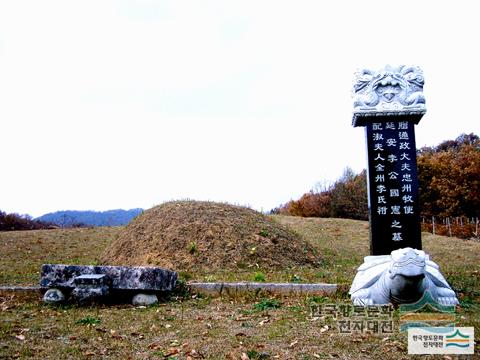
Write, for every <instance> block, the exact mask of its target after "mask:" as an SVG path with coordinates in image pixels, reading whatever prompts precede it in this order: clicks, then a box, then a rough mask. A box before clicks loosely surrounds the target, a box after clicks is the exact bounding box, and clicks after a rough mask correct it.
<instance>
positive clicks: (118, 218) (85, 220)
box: [35, 209, 143, 227]
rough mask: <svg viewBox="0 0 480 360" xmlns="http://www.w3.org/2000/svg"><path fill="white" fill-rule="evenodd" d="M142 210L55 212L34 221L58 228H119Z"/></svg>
mask: <svg viewBox="0 0 480 360" xmlns="http://www.w3.org/2000/svg"><path fill="white" fill-rule="evenodd" d="M142 211H143V210H142V209H131V210H108V211H73V210H67V211H57V212H54V213H49V214H45V215H42V216H40V217H38V218H36V219H35V220H39V221H43V222H48V223H53V224H56V225H58V226H60V227H75V226H120V225H126V224H128V223H129V222H130V221H131V220H132V219H133V218H134V217H135V216H137V215H139V214H140V213H141V212H142Z"/></svg>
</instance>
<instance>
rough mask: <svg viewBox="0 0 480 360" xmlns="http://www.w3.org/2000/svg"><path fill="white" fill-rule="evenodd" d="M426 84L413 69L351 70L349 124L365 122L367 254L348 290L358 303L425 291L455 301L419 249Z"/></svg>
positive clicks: (411, 297)
mask: <svg viewBox="0 0 480 360" xmlns="http://www.w3.org/2000/svg"><path fill="white" fill-rule="evenodd" d="M423 85H424V78H423V72H422V70H421V69H420V68H419V67H416V66H399V67H391V66H386V67H385V68H384V69H382V70H380V71H372V70H367V69H364V70H361V71H358V72H357V73H356V74H355V83H354V88H353V91H354V112H353V126H354V127H357V126H363V127H365V135H366V143H367V154H368V209H369V220H370V253H371V255H372V256H367V257H366V258H365V262H364V264H363V265H362V266H360V268H359V269H358V273H357V276H356V277H355V279H354V281H353V284H352V287H351V289H350V294H351V297H352V300H353V302H354V303H355V304H359V305H369V304H385V303H411V302H415V301H417V300H419V299H420V298H421V297H422V296H423V294H424V293H425V292H426V291H429V292H430V294H431V295H432V297H433V298H434V299H435V300H436V301H438V302H441V303H442V304H445V305H451V304H456V303H458V300H457V298H456V297H455V293H454V292H453V290H452V289H451V288H450V286H449V285H448V283H447V282H446V280H445V279H444V277H443V276H442V275H441V273H440V271H439V268H438V265H436V264H435V263H434V262H433V261H431V260H430V258H429V256H428V255H427V254H425V253H424V252H423V251H421V248H422V242H421V232H420V216H419V215H420V214H419V207H418V176H417V162H416V146H415V132H414V126H415V125H416V124H418V123H419V121H420V119H421V118H422V116H423V115H424V114H425V112H426V108H425V97H424V95H423Z"/></svg>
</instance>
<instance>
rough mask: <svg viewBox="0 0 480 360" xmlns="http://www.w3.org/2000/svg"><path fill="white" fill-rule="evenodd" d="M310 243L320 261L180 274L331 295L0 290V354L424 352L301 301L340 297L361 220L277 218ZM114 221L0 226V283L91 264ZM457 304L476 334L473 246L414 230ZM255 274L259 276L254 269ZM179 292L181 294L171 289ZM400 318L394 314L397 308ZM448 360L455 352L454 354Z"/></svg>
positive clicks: (358, 355)
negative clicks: (317, 288) (98, 302)
mask: <svg viewBox="0 0 480 360" xmlns="http://www.w3.org/2000/svg"><path fill="white" fill-rule="evenodd" d="M274 218H275V219H276V220H277V221H279V222H281V223H283V224H285V225H288V226H289V227H291V228H292V229H293V230H295V231H297V232H299V233H300V234H302V235H303V236H304V237H305V238H306V239H307V240H308V241H310V242H311V243H312V244H314V245H315V246H316V247H317V248H318V250H319V254H320V256H321V266H319V267H318V268H315V269H312V268H291V269H284V270H282V271H277V272H272V271H270V270H269V269H258V268H252V269H242V270H241V271H238V272H232V271H216V272H214V273H193V272H190V273H188V274H187V273H183V274H181V277H183V278H188V279H195V280H209V281H212V280H217V281H220V280H227V281H229V280H252V281H253V280H254V278H255V277H257V278H258V277H259V274H261V275H262V276H263V278H264V279H265V280H266V281H299V282H302V281H303V282H326V283H338V284H339V285H340V291H339V292H338V294H336V295H335V296H332V297H314V298H312V297H300V296H299V297H289V298H285V297H278V298H276V299H265V298H256V297H255V296H254V295H251V296H245V297H241V298H215V299H211V298H208V297H198V296H185V297H181V296H174V297H171V298H170V299H166V300H165V301H164V302H163V303H160V304H158V305H155V306H152V307H146V308H143V307H133V306H131V305H115V306H95V307H76V306H72V305H68V306H62V307H51V306H47V305H44V304H43V303H42V302H41V297H40V295H38V294H32V293H28V294H22V293H12V292H6V291H4V292H0V358H36V359H100V358H111V359H128V358H131V359H197V358H205V359H224V358H226V359H240V358H241V357H242V354H243V358H244V359H247V358H250V359H331V358H338V359H382V360H384V359H412V358H413V359H415V358H417V359H425V358H427V359H428V358H432V359H433V358H438V359H444V357H441V356H440V357H433V356H432V357H428V356H416V357H415V356H409V355H408V354H407V343H406V335H405V334H404V333H399V332H398V327H397V330H396V331H395V332H394V333H393V334H391V335H372V334H360V333H358V334H348V335H345V334H340V333H339V332H338V331H337V328H336V323H335V320H334V319H332V318H329V317H325V316H320V317H317V316H312V314H311V311H310V304H311V303H312V302H315V303H317V304H318V303H338V304H340V303H345V304H346V303H348V294H347V292H348V288H349V286H350V284H351V282H352V280H353V277H354V276H355V273H356V268H357V267H358V266H359V265H360V264H361V263H362V262H363V257H364V256H366V255H368V252H369V250H368V223H367V222H363V221H353V220H342V219H309V218H297V217H285V216H275V217H274ZM119 230H120V228H94V229H71V230H41V231H25V232H4V233H0V253H1V255H2V257H1V259H0V285H1V286H4V285H37V283H38V280H39V270H40V266H41V264H42V263H69V264H70V263H74V264H96V263H97V262H98V258H99V255H100V253H101V252H102V251H103V249H104V248H105V247H106V246H107V244H108V243H109V242H110V241H111V240H112V239H113V238H114V237H115V236H116V234H117V233H118V231H119ZM422 236H423V245H424V250H425V251H427V252H428V253H429V254H430V255H431V257H432V259H433V260H434V261H435V262H437V263H438V264H439V265H440V268H441V270H442V273H443V274H444V275H445V277H446V278H447V280H448V281H449V283H450V284H451V285H452V286H453V287H454V289H455V290H456V291H457V294H458V296H459V299H460V301H461V303H462V306H461V307H458V308H457V313H456V317H457V321H458V324H459V326H474V327H475V331H476V340H477V342H478V339H479V338H480V337H479V334H480V280H479V274H480V243H479V242H475V241H466V240H460V239H456V238H448V237H441V236H433V235H431V234H427V233H423V234H422ZM260 278H261V277H260ZM178 295H181V294H178ZM395 316H396V317H395V318H397V317H398V314H396V315H395ZM451 358H452V359H454V358H455V357H451ZM445 359H448V358H445Z"/></svg>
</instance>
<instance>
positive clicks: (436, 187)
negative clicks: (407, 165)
mask: <svg viewBox="0 0 480 360" xmlns="http://www.w3.org/2000/svg"><path fill="white" fill-rule="evenodd" d="M417 166H418V178H419V206H420V211H421V216H422V218H423V219H424V221H425V219H432V218H433V219H435V217H437V218H440V219H447V218H460V219H462V218H465V219H478V218H479V217H480V138H479V137H478V135H475V134H473V133H472V134H461V135H460V136H458V137H457V138H456V139H454V140H447V141H443V142H442V143H440V144H439V145H437V146H433V147H423V148H421V149H418V150H417ZM367 196H368V195H367V174H366V171H365V170H363V171H362V172H361V173H360V174H355V173H354V172H353V171H352V170H351V169H348V168H347V169H346V170H345V172H344V174H343V175H342V176H341V177H340V178H339V179H338V180H337V181H335V182H334V183H333V184H331V185H330V186H328V187H323V188H320V189H319V188H318V187H317V188H314V189H312V190H310V191H309V192H308V193H305V194H304V195H302V197H301V198H300V199H298V200H291V201H289V202H287V203H286V204H284V205H281V206H279V207H277V208H275V209H273V210H272V213H275V214H285V215H293V216H304V217H339V218H350V219H360V220H366V219H368V205H367V203H368V200H367ZM439 221H440V222H441V221H442V220H439ZM475 221H477V220H474V221H472V222H475ZM443 222H444V223H445V224H446V223H448V224H449V226H451V222H450V220H448V221H446V220H443ZM458 222H459V221H458V220H457V223H458ZM469 222H470V220H468V221H465V223H469ZM462 224H463V221H462Z"/></svg>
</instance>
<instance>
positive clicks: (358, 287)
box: [350, 248, 458, 306]
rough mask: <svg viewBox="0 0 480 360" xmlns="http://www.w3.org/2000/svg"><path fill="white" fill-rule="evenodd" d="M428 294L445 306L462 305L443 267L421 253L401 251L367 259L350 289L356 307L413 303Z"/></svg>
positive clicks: (409, 249) (406, 249)
mask: <svg viewBox="0 0 480 360" xmlns="http://www.w3.org/2000/svg"><path fill="white" fill-rule="evenodd" d="M426 291H428V292H429V293H430V296H431V298H432V299H433V300H434V301H436V302H437V303H439V304H441V305H448V306H449V305H456V304H458V300H457V297H456V296H455V292H454V291H453V290H452V288H451V287H450V285H449V284H448V283H447V281H446V280H445V278H444V277H443V275H442V274H441V273H440V269H439V266H438V265H437V264H436V263H434V262H433V261H431V260H430V257H429V256H428V255H427V254H425V252H423V251H421V250H415V249H412V248H405V249H398V250H395V251H392V253H391V254H390V255H380V256H367V257H365V260H364V263H363V264H362V265H361V266H360V267H359V268H358V272H357V275H356V276H355V279H354V280H353V283H352V287H351V288H350V296H351V298H352V301H353V303H354V305H364V306H367V305H383V304H389V303H391V304H411V303H415V302H417V301H419V300H420V299H421V298H422V297H423V296H424V294H425V292H426Z"/></svg>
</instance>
